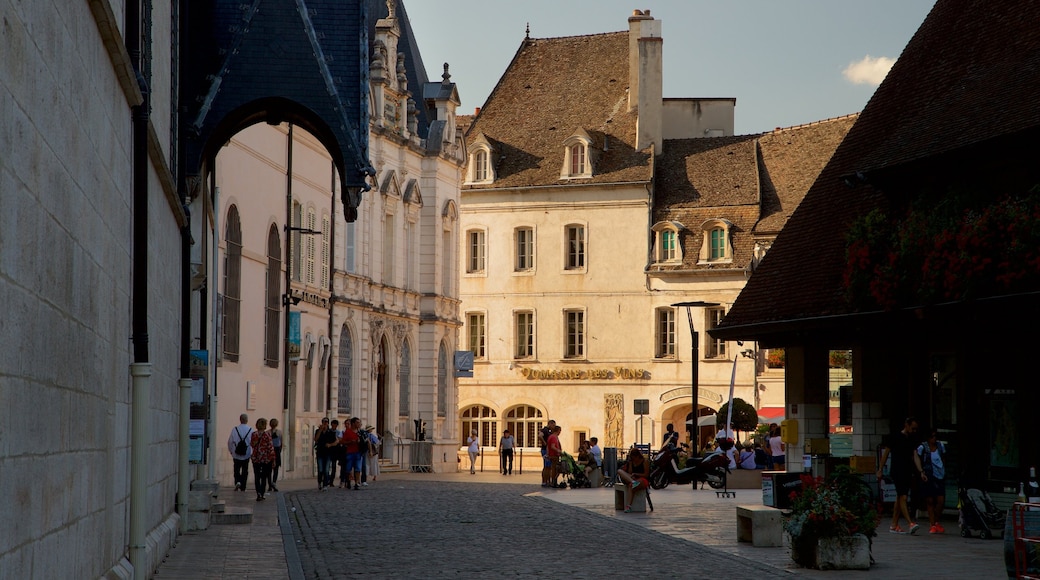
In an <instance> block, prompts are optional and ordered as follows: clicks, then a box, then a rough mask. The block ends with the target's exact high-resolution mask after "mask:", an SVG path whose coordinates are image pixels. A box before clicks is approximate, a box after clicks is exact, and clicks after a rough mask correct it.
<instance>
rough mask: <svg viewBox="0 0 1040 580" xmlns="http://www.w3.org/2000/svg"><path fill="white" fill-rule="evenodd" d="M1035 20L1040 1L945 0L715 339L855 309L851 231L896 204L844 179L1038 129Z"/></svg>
mask: <svg viewBox="0 0 1040 580" xmlns="http://www.w3.org/2000/svg"><path fill="white" fill-rule="evenodd" d="M1037 22H1040V4H1038V3H1035V2H1015V1H1011V0H1006V1H999V2H994V1H992V0H939V1H938V2H937V3H936V5H935V6H934V7H933V8H932V11H931V13H930V14H929V15H928V17H927V18H926V19H925V21H924V23H923V24H922V25H921V27H920V28H919V29H918V31H917V32H916V34H915V35H914V37H913V38H912V39H911V40H910V42H909V43H908V44H907V46H906V48H905V49H904V51H903V54H902V55H901V56H900V58H899V60H898V61H897V62H896V63H895V65H894V66H893V67H892V70H891V71H890V72H889V73H888V76H887V78H886V79H885V80H884V82H883V83H882V84H881V86H879V87H878V89H877V91H876V92H875V93H874V96H873V97H872V98H871V99H870V101H869V102H868V103H867V106H866V107H865V108H864V110H863V112H862V113H861V114H860V117H859V119H858V120H857V121H856V123H855V125H854V126H853V127H852V129H851V130H850V131H849V133H848V135H847V137H846V138H845V140H844V141H843V142H842V144H841V145H840V146H839V147H838V150H837V151H836V152H835V154H834V156H833V157H832V159H831V161H830V162H829V163H828V165H827V167H826V168H825V169H824V170H823V172H822V173H821V175H820V177H819V179H818V180H817V181H816V183H815V184H814V185H813V187H812V188H811V189H810V190H809V193H808V194H807V195H806V197H805V199H804V200H803V201H802V203H801V204H800V205H799V206H798V208H797V209H796V210H795V212H794V214H793V215H792V216H791V218H790V220H789V221H788V223H787V226H786V227H785V228H784V229H783V231H782V232H781V233H780V234H779V235H778V237H777V239H776V242H775V243H774V245H773V247H772V249H771V250H770V251H769V252H768V253H767V254H766V257H765V258H764V259H763V261H762V263H761V264H760V266H759V267H758V269H757V270H756V271H755V274H754V275H753V276H751V278H750V279H749V281H748V284H747V285H746V286H745V287H744V290H743V291H742V292H741V294H740V296H739V297H738V298H737V300H736V303H735V304H734V306H733V307H732V309H731V310H730V312H729V313H728V314H727V316H726V318H725V319H724V320H723V322H722V324H720V326H719V327H718V329H717V330H714V331H712V334H713V336H715V337H716V338H750V337H752V336H755V337H760V336H762V333H764V332H767V331H770V330H775V329H779V328H781V327H783V326H784V325H790V324H792V323H796V322H799V321H802V322H805V321H808V320H809V319H820V318H822V317H829V316H844V315H849V314H853V313H854V311H853V309H852V307H851V306H849V305H848V304H847V303H846V301H845V299H844V291H843V286H842V271H843V268H844V261H845V255H844V254H845V234H846V232H847V230H848V226H849V224H850V223H851V222H852V221H853V220H855V219H856V218H857V217H858V216H860V215H862V214H864V213H865V212H867V211H869V210H871V209H872V208H875V207H878V206H883V205H884V204H885V203H886V198H885V195H884V194H883V193H882V192H881V191H880V190H879V189H877V188H876V187H874V186H872V185H870V184H867V183H863V184H860V185H857V186H856V187H849V186H847V185H845V184H844V183H843V178H846V177H848V176H854V175H856V174H857V173H859V174H860V175H862V176H864V177H866V178H867V180H868V181H869V180H870V178H871V175H872V174H878V173H884V172H885V171H888V172H889V174H890V175H891V171H893V170H895V169H897V166H899V165H904V166H906V165H908V164H911V163H913V162H914V161H916V160H923V159H928V158H934V157H936V156H939V155H942V154H944V153H948V152H951V151H954V150H957V149H965V148H967V147H970V146H977V145H979V144H984V143H993V142H994V141H997V140H998V139H999V138H1001V137H1004V136H1008V135H1014V134H1022V133H1024V132H1029V131H1033V132H1034V133H1035V132H1036V131H1037V129H1038V128H1040V107H1038V106H1037V105H1036V103H1037V93H1038V91H1040V27H1038V26H1036V23H1037ZM1035 146H1036V145H1035V141H1033V142H1032V145H1031V147H1033V148H1034V151H1035ZM987 148H988V147H987Z"/></svg>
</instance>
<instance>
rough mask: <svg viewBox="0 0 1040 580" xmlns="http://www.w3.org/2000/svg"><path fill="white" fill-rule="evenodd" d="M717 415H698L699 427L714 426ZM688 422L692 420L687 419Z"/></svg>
mask: <svg viewBox="0 0 1040 580" xmlns="http://www.w3.org/2000/svg"><path fill="white" fill-rule="evenodd" d="M715 417H716V415H704V416H703V417H697V426H698V427H714V426H715ZM686 424H687V425H689V424H690V420H689V419H687V420H686Z"/></svg>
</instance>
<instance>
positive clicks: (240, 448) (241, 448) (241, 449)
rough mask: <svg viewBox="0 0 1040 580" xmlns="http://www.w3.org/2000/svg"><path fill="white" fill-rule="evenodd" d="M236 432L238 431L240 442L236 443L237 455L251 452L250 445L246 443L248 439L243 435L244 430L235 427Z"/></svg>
mask: <svg viewBox="0 0 1040 580" xmlns="http://www.w3.org/2000/svg"><path fill="white" fill-rule="evenodd" d="M235 433H238V443H237V444H236V445H235V455H245V454H246V453H248V452H249V446H248V445H247V444H246V440H245V438H244V437H242V432H241V431H239V430H238V427H235Z"/></svg>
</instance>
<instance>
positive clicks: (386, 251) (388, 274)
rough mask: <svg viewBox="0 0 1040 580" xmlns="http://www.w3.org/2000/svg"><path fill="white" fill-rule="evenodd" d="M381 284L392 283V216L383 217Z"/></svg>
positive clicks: (389, 284) (390, 284) (388, 284)
mask: <svg viewBox="0 0 1040 580" xmlns="http://www.w3.org/2000/svg"><path fill="white" fill-rule="evenodd" d="M382 282H383V284H385V285H387V286H393V285H394V216H393V215H390V214H386V216H384V218H383V280H382Z"/></svg>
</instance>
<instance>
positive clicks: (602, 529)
mask: <svg viewBox="0 0 1040 580" xmlns="http://www.w3.org/2000/svg"><path fill="white" fill-rule="evenodd" d="M534 489H537V487H535V488H532V486H531V485H530V484H527V485H515V484H513V485H490V484H474V483H468V482H428V481H422V480H418V481H417V480H404V479H401V480H388V481H385V482H383V481H380V482H378V485H374V486H370V487H369V488H367V489H364V490H362V491H345V490H342V489H333V490H329V491H327V492H324V493H318V492H317V491H308V492H302V493H296V494H293V495H292V496H290V497H288V498H287V502H286V503H287V505H288V506H289V510H290V514H291V515H295V516H296V518H297V520H298V524H294V525H293V530H294V533H295V534H296V539H297V540H298V541H297V548H298V553H299V557H300V562H301V564H302V568H303V570H304V575H305V577H307V578H344V577H347V576H350V575H353V574H370V575H373V576H376V577H396V578H421V577H448V576H451V577H456V576H462V575H466V576H472V577H478V578H491V577H523V578H551V577H566V578H606V577H613V576H615V575H616V574H618V573H620V574H621V575H622V576H633V577H639V578H642V577H674V578H677V577H686V578H689V577H709V576H716V575H719V574H723V575H724V576H725V577H727V578H761V577H763V576H774V575H776V574H777V572H778V570H776V569H775V568H772V567H770V566H767V565H764V564H759V563H756V562H754V561H750V560H742V559H738V558H734V557H732V556H731V555H729V554H726V553H724V552H721V551H718V550H714V549H711V548H707V547H704V546H699V545H697V544H691V543H689V542H685V541H682V540H680V539H677V538H674V537H671V536H668V535H664V534H659V533H656V532H654V531H652V530H649V529H646V528H644V527H641V526H639V525H634V524H631V523H627V522H623V521H619V520H616V519H610V518H605V517H603V516H601V515H598V514H595V513H592V512H589V511H587V510H585V509H580V508H578V507H574V506H570V505H566V504H561V503H557V502H554V501H547V500H546V499H545V498H543V497H538V496H537V495H536V496H529V495H525V494H529V493H530V492H532V491H533V490H534ZM596 491H603V490H596ZM559 493H567V492H565V491H561V492H559ZM293 508H296V511H295V512H292V509H293ZM636 517H638V516H636ZM713 571H719V574H716V572H713Z"/></svg>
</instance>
